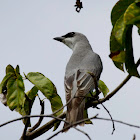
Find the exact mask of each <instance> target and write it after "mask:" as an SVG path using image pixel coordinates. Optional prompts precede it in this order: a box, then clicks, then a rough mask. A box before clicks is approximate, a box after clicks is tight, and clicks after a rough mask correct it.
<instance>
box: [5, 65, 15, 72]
mask: <svg viewBox="0 0 140 140" xmlns="http://www.w3.org/2000/svg"><path fill="white" fill-rule="evenodd" d="M8 73H13V74H15V71H14V68H13V66H11V65H8V66H7V67H6V74H8Z"/></svg>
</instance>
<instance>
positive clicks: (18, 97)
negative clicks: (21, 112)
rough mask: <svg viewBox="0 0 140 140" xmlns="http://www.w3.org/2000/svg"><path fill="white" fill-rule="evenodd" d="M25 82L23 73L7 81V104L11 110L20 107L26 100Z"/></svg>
mask: <svg viewBox="0 0 140 140" xmlns="http://www.w3.org/2000/svg"><path fill="white" fill-rule="evenodd" d="M24 95H25V93H24V83H23V80H22V77H21V75H19V76H18V77H11V78H10V79H9V80H8V82H7V105H8V106H9V108H10V109H11V110H14V109H17V110H18V109H20V108H22V106H23V102H24Z"/></svg>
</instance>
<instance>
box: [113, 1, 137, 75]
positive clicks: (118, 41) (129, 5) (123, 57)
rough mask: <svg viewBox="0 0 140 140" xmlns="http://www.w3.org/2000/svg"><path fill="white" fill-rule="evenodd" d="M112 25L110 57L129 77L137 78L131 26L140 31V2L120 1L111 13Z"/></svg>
mask: <svg viewBox="0 0 140 140" xmlns="http://www.w3.org/2000/svg"><path fill="white" fill-rule="evenodd" d="M111 21H112V25H113V29H112V33H111V36H110V51H111V54H110V57H111V59H112V60H113V62H114V64H115V66H116V67H117V68H119V69H121V70H123V71H124V64H125V68H126V70H127V71H128V73H129V74H130V75H131V76H136V77H139V74H138V71H137V68H136V64H135V62H134V56H133V45H132V29H133V25H135V26H137V27H138V29H140V2H139V1H138V0H129V1H128V0H120V1H118V2H117V3H116V5H115V6H114V8H113V9H112V12H111Z"/></svg>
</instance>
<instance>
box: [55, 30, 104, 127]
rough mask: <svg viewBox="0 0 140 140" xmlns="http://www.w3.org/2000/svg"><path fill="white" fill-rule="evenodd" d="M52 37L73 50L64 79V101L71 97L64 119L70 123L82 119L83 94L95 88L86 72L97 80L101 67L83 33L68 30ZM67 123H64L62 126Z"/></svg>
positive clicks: (96, 55)
mask: <svg viewBox="0 0 140 140" xmlns="http://www.w3.org/2000/svg"><path fill="white" fill-rule="evenodd" d="M54 39H55V40H57V41H60V42H63V43H64V44H65V45H67V46H68V47H69V48H71V49H72V50H73V53H72V56H71V58H70V60H69V62H68V64H67V66H66V72H65V79H64V86H65V92H66V102H68V101H69V100H70V99H71V98H73V99H72V101H71V102H70V103H69V104H68V105H67V115H66V121H68V122H69V123H70V124H71V123H75V122H76V121H80V120H82V119H84V108H85V99H84V96H86V94H88V93H89V91H92V90H93V89H94V88H95V85H94V80H93V78H92V77H91V75H90V74H89V73H88V72H91V73H93V74H94V75H95V76H96V78H97V80H99V78H100V74H101V72H102V68H103V67H102V62H101V59H100V57H99V55H98V54H96V53H95V52H93V50H92V48H91V45H90V44H89V41H88V39H87V38H86V36H85V35H83V34H81V33H77V32H70V33H68V34H66V35H64V36H62V37H56V38H54ZM67 125H68V124H67V123H65V124H64V128H65V127H67ZM81 125H83V123H82V124H81Z"/></svg>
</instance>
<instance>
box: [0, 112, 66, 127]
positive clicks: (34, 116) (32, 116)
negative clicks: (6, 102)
mask: <svg viewBox="0 0 140 140" xmlns="http://www.w3.org/2000/svg"><path fill="white" fill-rule="evenodd" d="M62 115H64V113H63V114H62ZM37 117H46V118H54V119H57V120H59V121H63V122H66V123H68V122H67V121H65V120H63V119H61V117H60V116H58V117H56V116H53V115H26V116H23V117H20V118H17V119H13V120H11V121H8V122H6V123H3V124H1V125H0V127H2V126H5V125H7V124H9V123H12V122H15V121H19V120H22V119H25V118H37Z"/></svg>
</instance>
